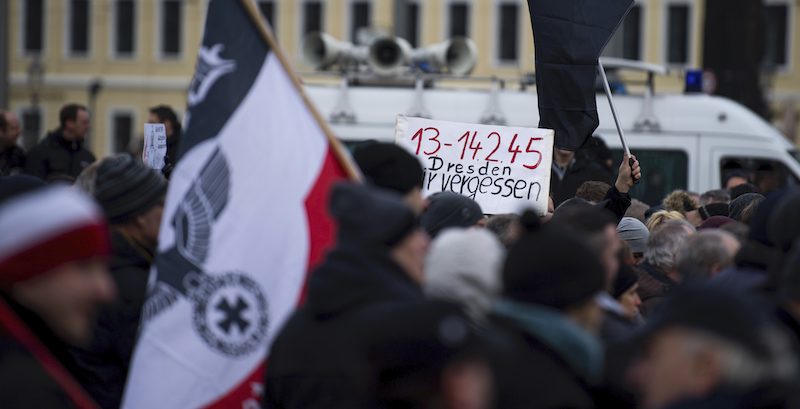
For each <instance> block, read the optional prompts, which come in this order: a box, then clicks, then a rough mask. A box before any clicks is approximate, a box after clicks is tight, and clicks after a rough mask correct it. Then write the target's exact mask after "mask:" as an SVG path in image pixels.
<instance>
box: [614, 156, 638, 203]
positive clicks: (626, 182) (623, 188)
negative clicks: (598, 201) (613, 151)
mask: <svg viewBox="0 0 800 409" xmlns="http://www.w3.org/2000/svg"><path fill="white" fill-rule="evenodd" d="M631 158H633V165H629V160H628V154H627V153H626V154H624V155H623V157H622V163H620V165H619V174H618V175H617V181H616V182H615V183H614V186H616V188H617V190H619V191H620V192H621V193H628V191H629V190H631V187H632V186H633V182H634V180H638V179H640V178H641V177H642V169H641V168H640V167H639V160H637V159H636V156H635V155H631Z"/></svg>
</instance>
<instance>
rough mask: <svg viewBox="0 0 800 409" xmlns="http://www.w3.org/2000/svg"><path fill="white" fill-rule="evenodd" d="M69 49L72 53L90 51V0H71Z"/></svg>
mask: <svg viewBox="0 0 800 409" xmlns="http://www.w3.org/2000/svg"><path fill="white" fill-rule="evenodd" d="M69 30H70V35H69V51H70V53H72V54H83V55H85V54H87V53H88V52H89V0H71V1H70V13H69Z"/></svg>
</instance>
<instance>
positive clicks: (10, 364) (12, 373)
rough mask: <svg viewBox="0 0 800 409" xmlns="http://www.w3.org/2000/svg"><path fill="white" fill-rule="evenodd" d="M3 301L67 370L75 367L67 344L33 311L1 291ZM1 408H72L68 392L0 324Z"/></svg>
mask: <svg viewBox="0 0 800 409" xmlns="http://www.w3.org/2000/svg"><path fill="white" fill-rule="evenodd" d="M0 297H2V301H1V302H4V303H5V304H6V305H7V306H8V307H9V308H10V311H13V312H12V313H13V314H15V315H16V316H17V317H18V318H19V319H20V320H22V322H23V323H24V324H25V325H26V326H27V327H28V329H30V330H31V332H33V334H34V336H36V338H37V340H38V341H40V342H41V343H42V344H43V345H44V347H45V348H46V349H47V350H48V351H49V352H50V354H51V355H53V356H54V357H55V358H56V360H57V361H58V362H59V363H60V364H61V365H62V366H63V367H64V369H66V370H67V372H71V371H72V370H74V368H73V367H72V361H71V358H70V356H69V353H68V352H67V347H66V345H65V344H64V343H63V342H62V341H61V340H60V339H59V338H58V337H57V336H56V335H55V334H54V333H53V332H52V331H51V330H50V329H49V328H48V327H47V325H45V323H44V322H43V321H42V320H41V318H39V317H38V316H36V315H35V314H34V313H33V312H31V311H30V310H28V309H26V308H25V307H23V306H21V305H19V304H17V303H16V302H15V301H13V300H12V299H11V298H10V297H8V295H6V294H4V293H0ZM0 385H1V386H0V407H2V408H4V409H6V408H8V409H14V408H19V409H23V408H26V409H27V408H55V409H58V408H75V406H74V405H73V404H72V401H71V400H70V398H69V395H67V393H66V392H65V391H64V389H63V388H62V387H61V385H59V384H58V383H57V382H56V381H55V380H54V379H53V378H52V377H51V376H50V375H49V374H48V373H47V372H46V370H45V368H44V367H43V366H42V365H41V364H40V363H39V361H38V360H37V359H36V358H35V357H34V356H33V355H32V354H31V353H30V352H29V351H28V349H26V348H25V347H23V346H22V345H20V344H19V343H18V342H17V341H16V340H15V339H12V338H11V337H10V335H8V334H7V332H6V330H5V328H4V327H3V326H2V325H0Z"/></svg>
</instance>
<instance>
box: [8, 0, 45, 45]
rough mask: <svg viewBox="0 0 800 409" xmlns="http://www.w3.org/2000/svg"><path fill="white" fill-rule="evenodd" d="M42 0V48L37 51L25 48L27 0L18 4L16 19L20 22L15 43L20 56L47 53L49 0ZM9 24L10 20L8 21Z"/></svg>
mask: <svg viewBox="0 0 800 409" xmlns="http://www.w3.org/2000/svg"><path fill="white" fill-rule="evenodd" d="M41 1H42V48H41V50H39V51H29V50H28V49H27V48H26V44H25V43H26V40H27V38H28V36H27V30H26V29H27V17H28V1H27V0H22V1H21V2H20V3H19V4H20V7H19V15H18V19H17V21H19V22H20V24H19V37H18V38H19V40H18V44H17V50H18V52H17V55H19V56H21V57H31V56H35V55H44V54H46V53H47V51H48V48H47V24H46V23H47V10H48V7H49V3H50V1H51V0H41ZM9 6H10V5H9ZM9 24H11V21H9Z"/></svg>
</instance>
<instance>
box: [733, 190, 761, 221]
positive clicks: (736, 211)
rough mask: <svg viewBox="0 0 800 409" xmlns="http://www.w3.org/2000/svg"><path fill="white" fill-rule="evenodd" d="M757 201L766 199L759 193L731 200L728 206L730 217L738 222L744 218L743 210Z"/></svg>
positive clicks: (747, 194) (746, 194)
mask: <svg viewBox="0 0 800 409" xmlns="http://www.w3.org/2000/svg"><path fill="white" fill-rule="evenodd" d="M756 199H764V196H762V195H760V194H758V193H745V194H743V195H741V196H739V197H737V198H736V199H733V200H731V202H730V204H728V217H730V218H731V219H733V220H736V221H737V222H738V221H739V219H740V218H741V217H742V210H744V208H745V207H747V205H749V204H750V202H752V201H753V200H756Z"/></svg>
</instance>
